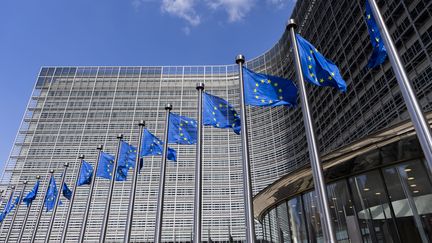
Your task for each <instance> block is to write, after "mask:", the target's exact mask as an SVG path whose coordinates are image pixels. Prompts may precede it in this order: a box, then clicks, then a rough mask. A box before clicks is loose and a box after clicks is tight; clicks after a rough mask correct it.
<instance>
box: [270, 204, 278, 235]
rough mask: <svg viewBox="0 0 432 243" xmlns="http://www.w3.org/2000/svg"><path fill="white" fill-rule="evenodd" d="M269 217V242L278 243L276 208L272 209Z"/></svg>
mask: <svg viewBox="0 0 432 243" xmlns="http://www.w3.org/2000/svg"><path fill="white" fill-rule="evenodd" d="M269 215H270V236H271V242H279V227H278V222H277V217H276V208H274V209H272V210H271V211H270V213H269Z"/></svg>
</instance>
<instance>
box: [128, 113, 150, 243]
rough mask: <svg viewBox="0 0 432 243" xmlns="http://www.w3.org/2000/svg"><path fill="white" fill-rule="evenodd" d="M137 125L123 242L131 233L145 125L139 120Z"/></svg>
mask: <svg viewBox="0 0 432 243" xmlns="http://www.w3.org/2000/svg"><path fill="white" fill-rule="evenodd" d="M138 126H139V139H138V148H137V156H136V159H135V170H134V173H133V177H132V186H131V191H130V197H129V208H128V218H127V220H126V230H125V236H124V242H125V243H128V242H130V238H131V233H132V222H133V211H134V205H135V194H136V189H137V183H138V175H139V171H140V158H141V146H142V137H143V131H144V127H145V122H144V121H143V120H141V121H140V122H139V123H138Z"/></svg>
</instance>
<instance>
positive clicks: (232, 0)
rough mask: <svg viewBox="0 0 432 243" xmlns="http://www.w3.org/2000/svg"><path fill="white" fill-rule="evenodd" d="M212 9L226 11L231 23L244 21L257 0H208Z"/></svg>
mask: <svg viewBox="0 0 432 243" xmlns="http://www.w3.org/2000/svg"><path fill="white" fill-rule="evenodd" d="M206 2H207V4H208V6H210V8H212V9H220V8H222V9H224V10H225V11H226V12H227V14H228V20H229V21H230V22H236V21H240V20H242V19H244V17H245V16H246V15H247V14H248V13H249V11H250V10H251V9H252V7H253V6H254V4H255V0H206Z"/></svg>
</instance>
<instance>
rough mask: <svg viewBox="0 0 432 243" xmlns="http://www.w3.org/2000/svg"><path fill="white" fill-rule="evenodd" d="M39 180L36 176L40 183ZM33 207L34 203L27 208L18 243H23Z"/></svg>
mask: <svg viewBox="0 0 432 243" xmlns="http://www.w3.org/2000/svg"><path fill="white" fill-rule="evenodd" d="M39 179H40V176H39V175H37V176H36V180H37V181H38V180H39ZM37 181H36V182H37ZM31 206H32V203H30V204H29V205H28V207H27V211H26V214H25V216H24V221H23V223H22V224H21V230H20V233H19V236H18V241H17V242H22V237H23V235H24V230H25V227H26V224H27V220H28V217H29V215H30V210H31Z"/></svg>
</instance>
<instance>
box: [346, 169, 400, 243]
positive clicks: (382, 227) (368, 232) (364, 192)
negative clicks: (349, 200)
mask: <svg viewBox="0 0 432 243" xmlns="http://www.w3.org/2000/svg"><path fill="white" fill-rule="evenodd" d="M349 183H350V187H351V189H352V193H353V200H354V205H355V210H356V212H357V217H358V220H359V226H360V231H361V234H362V238H363V242H399V239H398V234H397V231H396V227H395V223H394V221H393V218H392V214H391V211H390V208H389V205H388V203H387V195H386V192H385V190H384V185H383V182H382V180H381V176H380V174H379V172H378V171H372V172H369V173H366V174H362V175H359V176H355V177H353V178H350V179H349Z"/></svg>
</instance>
